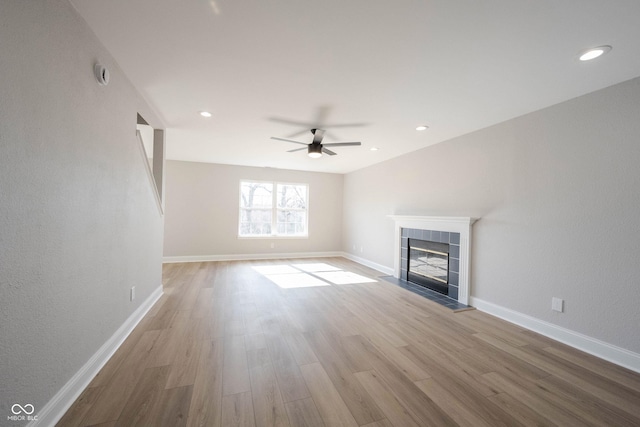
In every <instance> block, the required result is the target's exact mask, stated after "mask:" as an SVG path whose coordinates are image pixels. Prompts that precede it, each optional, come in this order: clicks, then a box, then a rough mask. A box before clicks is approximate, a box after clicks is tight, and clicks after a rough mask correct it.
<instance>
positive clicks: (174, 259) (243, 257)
mask: <svg viewBox="0 0 640 427" xmlns="http://www.w3.org/2000/svg"><path fill="white" fill-rule="evenodd" d="M330 257H343V258H347V259H350V260H351V261H354V262H357V263H358V264H362V265H365V266H367V267H369V268H373V269H374V270H378V271H380V272H382V273H385V274H388V275H390V276H391V275H393V267H387V266H386V265H382V264H378V263H375V262H373V261H369V260H368V259H365V258H360V257H358V256H355V255H353V254H350V253H348V252H339V251H336V252H292V253H277V254H235V255H234V254H231V255H192V256H191V255H189V256H167V257H164V258H162V262H163V263H164V264H171V263H178V262H210V261H248V260H262V259H287V258H290V259H296V258H330Z"/></svg>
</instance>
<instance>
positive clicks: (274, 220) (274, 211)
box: [271, 182, 279, 236]
mask: <svg viewBox="0 0 640 427" xmlns="http://www.w3.org/2000/svg"><path fill="white" fill-rule="evenodd" d="M278 185H279V184H278V183H277V182H274V183H273V187H272V188H273V191H272V193H273V199H272V201H271V230H272V232H271V234H272V235H274V236H277V235H278Z"/></svg>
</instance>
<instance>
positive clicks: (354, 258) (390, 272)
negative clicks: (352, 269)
mask: <svg viewBox="0 0 640 427" xmlns="http://www.w3.org/2000/svg"><path fill="white" fill-rule="evenodd" d="M341 256H342V257H344V258H346V259H350V260H351V261H353V262H357V263H358V264H362V265H364V266H367V267H369V268H373V269H374V270H378V271H380V272H382V273H384V274H386V275H389V276H393V267H387V266H386V265H382V264H378V263H376V262H373V261H370V260H368V259H366V258H360V257H359V256H355V255H353V254H350V253H348V252H342V253H341Z"/></svg>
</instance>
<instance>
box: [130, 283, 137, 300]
mask: <svg viewBox="0 0 640 427" xmlns="http://www.w3.org/2000/svg"><path fill="white" fill-rule="evenodd" d="M134 299H136V287H135V286H132V287H131V293H130V294H129V300H130V301H133V300H134Z"/></svg>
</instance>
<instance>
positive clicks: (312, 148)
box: [307, 144, 322, 159]
mask: <svg viewBox="0 0 640 427" xmlns="http://www.w3.org/2000/svg"><path fill="white" fill-rule="evenodd" d="M307 152H308V155H309V157H311V158H312V159H317V158H320V157H322V145H320V144H309V146H308V147H307Z"/></svg>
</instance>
